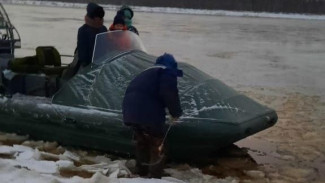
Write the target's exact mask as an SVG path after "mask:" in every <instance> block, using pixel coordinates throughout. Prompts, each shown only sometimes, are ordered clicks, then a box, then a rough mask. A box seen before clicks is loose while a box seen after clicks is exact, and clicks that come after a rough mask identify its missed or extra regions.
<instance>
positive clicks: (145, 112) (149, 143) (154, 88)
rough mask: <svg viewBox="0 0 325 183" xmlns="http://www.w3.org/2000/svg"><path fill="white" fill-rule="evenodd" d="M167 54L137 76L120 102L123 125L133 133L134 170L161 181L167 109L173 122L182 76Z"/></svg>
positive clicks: (178, 108)
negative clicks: (178, 86)
mask: <svg viewBox="0 0 325 183" xmlns="http://www.w3.org/2000/svg"><path fill="white" fill-rule="evenodd" d="M182 74H183V73H182V71H181V70H179V69H178V68H177V62H176V61H175V59H174V57H173V56H172V55H170V54H166V53H165V54H164V55H162V56H160V57H158V58H157V60H156V64H155V66H153V67H151V68H149V69H147V70H145V71H143V72H142V73H140V74H139V75H138V76H136V77H135V78H134V79H133V80H132V81H131V82H130V84H129V86H128V87H127V90H126V93H125V96H124V100H123V106H122V110H123V122H124V124H125V125H127V126H131V127H133V129H134V132H135V140H136V142H137V144H136V160H137V170H138V174H139V175H140V176H146V175H148V176H149V177H153V178H161V175H162V171H163V164H164V159H160V158H162V157H165V156H163V151H164V150H163V149H161V148H160V147H162V146H161V145H162V143H163V138H164V136H165V133H166V132H165V131H166V129H165V121H166V110H165V109H166V108H167V109H168V112H169V114H170V115H171V117H172V118H173V119H174V120H175V121H176V120H177V118H179V117H180V116H181V114H182V109H181V105H180V100H179V95H178V88H177V77H181V76H182Z"/></svg>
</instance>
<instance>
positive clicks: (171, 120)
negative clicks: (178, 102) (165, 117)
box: [170, 116, 178, 125]
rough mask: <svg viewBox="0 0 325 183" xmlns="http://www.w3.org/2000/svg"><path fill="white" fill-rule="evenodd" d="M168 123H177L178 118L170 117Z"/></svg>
mask: <svg viewBox="0 0 325 183" xmlns="http://www.w3.org/2000/svg"><path fill="white" fill-rule="evenodd" d="M170 123H171V125H175V124H177V123H178V118H177V117H172V116H171V117H170Z"/></svg>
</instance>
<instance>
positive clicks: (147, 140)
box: [135, 130, 166, 178]
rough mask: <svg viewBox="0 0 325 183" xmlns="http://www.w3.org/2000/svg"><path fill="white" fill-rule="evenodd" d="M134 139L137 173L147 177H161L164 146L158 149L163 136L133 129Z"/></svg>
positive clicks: (163, 162)
mask: <svg viewBox="0 0 325 183" xmlns="http://www.w3.org/2000/svg"><path fill="white" fill-rule="evenodd" d="M135 140H136V168H137V173H138V174H139V175H140V176H147V177H149V178H161V176H162V173H163V168H164V164H165V160H166V156H165V155H164V151H165V150H164V147H162V149H159V146H160V145H161V143H162V141H163V137H156V136H152V135H150V134H147V133H145V132H144V131H140V130H135Z"/></svg>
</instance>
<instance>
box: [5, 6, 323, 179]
mask: <svg viewBox="0 0 325 183" xmlns="http://www.w3.org/2000/svg"><path fill="white" fill-rule="evenodd" d="M84 6H85V5H84ZM5 8H6V10H7V12H8V14H9V16H10V18H11V21H12V23H13V24H14V25H15V26H16V28H17V29H18V31H19V32H20V34H21V37H22V49H20V50H17V52H16V53H17V56H26V55H33V54H35V47H36V46H39V45H54V46H55V47H57V48H58V50H59V51H60V52H61V53H62V54H72V53H73V51H74V49H75V45H76V32H77V29H78V27H79V26H80V25H82V23H83V16H84V15H85V10H84V9H83V8H82V9H80V8H69V7H66V8H58V7H45V6H23V5H9V4H5ZM114 14H115V9H112V10H109V9H107V12H106V18H105V24H106V25H107V26H109V25H110V23H111V22H112V19H113V16H114ZM134 24H135V26H136V27H137V28H138V29H139V30H140V37H141V38H142V40H143V42H144V45H146V47H147V50H149V53H152V54H154V55H159V54H161V53H163V52H170V53H173V54H174V55H175V57H176V59H178V60H180V61H184V62H187V63H190V64H192V65H194V66H195V67H197V68H199V69H200V70H203V71H204V72H206V73H208V74H210V75H212V76H213V77H217V78H219V79H220V80H222V81H224V82H225V83H226V84H228V85H230V86H232V87H234V88H235V89H237V90H238V91H240V92H242V93H244V94H246V95H248V96H249V97H251V98H253V99H255V100H257V101H259V102H261V103H263V104H265V105H267V106H269V107H271V108H274V109H276V111H277V113H278V115H279V121H278V123H277V124H276V125H275V126H274V127H272V128H270V129H268V130H265V131H263V132H260V133H258V134H256V135H254V136H251V137H249V138H247V139H244V140H242V141H240V142H238V143H237V145H238V146H240V147H243V148H244V149H248V153H249V155H250V156H251V157H252V158H253V160H254V161H256V163H254V161H252V160H250V158H247V157H245V158H238V157H237V156H236V155H234V154H236V153H233V154H232V155H231V156H230V157H229V156H228V157H226V158H225V157H221V158H220V159H218V160H217V163H214V164H211V165H209V166H206V167H197V166H193V165H192V166H189V165H186V164H176V165H175V164H170V165H168V166H167V168H166V169H165V171H166V173H168V174H169V176H167V177H166V178H164V179H163V180H154V181H156V182H182V181H183V182H193V183H194V182H226V183H228V182H231V183H235V182H274V183H275V182H289V183H291V182H292V183H294V182H319V183H321V182H324V181H325V177H324V171H325V167H324V164H325V148H324V147H325V141H324V139H325V123H324V121H325V118H324V114H325V103H324V101H325V92H324V91H325V83H324V81H323V78H325V73H324V70H325V64H324V58H325V49H324V48H325V25H324V21H322V20H313V19H308V20H306V19H301V20H300V19H281V18H253V17H228V16H215V15H213V16H205V15H193V14H177V15H176V14H169V13H166V12H164V13H152V12H151V13H148V12H139V11H136V12H135V18H134ZM67 40H70V41H67ZM66 62H69V60H67V61H66ZM0 144H1V145H0V179H1V180H3V181H2V182H23V180H26V182H36V183H37V182H107V181H112V182H114V181H116V182H141V183H143V182H153V180H150V179H140V178H134V177H130V176H131V175H130V174H128V170H130V169H132V161H129V160H126V159H116V158H114V157H111V156H110V155H107V154H103V153H93V151H91V150H75V149H69V148H67V147H60V146H59V145H58V144H56V143H55V142H40V141H32V140H31V139H26V137H23V136H16V135H12V134H7V133H1V134H0ZM244 149H242V150H243V151H245V150H244ZM126 162H128V163H127V164H128V165H126V164H125V163H126ZM130 164H131V165H130ZM125 167H128V168H125ZM247 168H249V169H247ZM117 170H118V171H117ZM132 176H134V175H132ZM122 177H123V178H122ZM227 177H228V178H227ZM176 179H177V180H176Z"/></svg>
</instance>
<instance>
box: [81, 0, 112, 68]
mask: <svg viewBox="0 0 325 183" xmlns="http://www.w3.org/2000/svg"><path fill="white" fill-rule="evenodd" d="M104 16H105V11H104V9H103V7H101V6H99V5H98V4H96V3H92V2H91V3H88V5H87V14H86V16H85V24H84V25H82V26H81V27H80V28H79V30H78V41H77V51H78V67H85V66H87V65H89V64H90V63H91V61H92V54H93V50H94V44H95V38H96V35H97V34H98V33H102V32H107V28H106V27H105V26H104V25H103V22H104Z"/></svg>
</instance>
